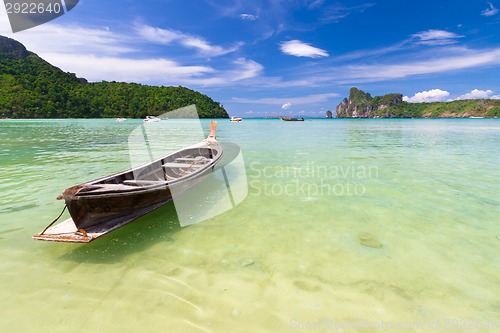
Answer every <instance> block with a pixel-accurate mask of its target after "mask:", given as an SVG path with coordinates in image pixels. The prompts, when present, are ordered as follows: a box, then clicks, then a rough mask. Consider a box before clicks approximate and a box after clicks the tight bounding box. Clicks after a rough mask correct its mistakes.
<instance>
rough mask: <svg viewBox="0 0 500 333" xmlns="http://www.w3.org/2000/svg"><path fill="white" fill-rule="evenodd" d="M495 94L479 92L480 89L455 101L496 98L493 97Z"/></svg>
mask: <svg viewBox="0 0 500 333" xmlns="http://www.w3.org/2000/svg"><path fill="white" fill-rule="evenodd" d="M492 94H493V91H491V90H479V89H474V90H471V91H470V92H468V93H466V94H463V95H460V96H458V97H457V98H455V100H463V99H489V98H492V97H495V96H491V95H492Z"/></svg>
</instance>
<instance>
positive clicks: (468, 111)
mask: <svg viewBox="0 0 500 333" xmlns="http://www.w3.org/2000/svg"><path fill="white" fill-rule="evenodd" d="M336 113H337V118H468V117H490V118H491V117H500V100H491V99H472V100H458V101H452V102H433V103H408V102H405V101H403V95H402V94H386V95H383V96H375V97H372V96H371V95H370V94H369V93H365V92H364V91H362V90H359V89H357V88H355V87H353V88H351V90H350V91H349V99H347V98H344V100H343V101H342V102H341V103H340V104H339V105H338V106H337V109H336Z"/></svg>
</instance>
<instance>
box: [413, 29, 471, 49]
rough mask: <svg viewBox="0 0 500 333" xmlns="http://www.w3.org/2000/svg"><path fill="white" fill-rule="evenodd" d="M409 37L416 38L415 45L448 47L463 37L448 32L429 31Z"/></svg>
mask: <svg viewBox="0 0 500 333" xmlns="http://www.w3.org/2000/svg"><path fill="white" fill-rule="evenodd" d="M411 37H413V38H416V39H417V43H418V44H422V45H448V44H454V43H456V42H457V39H458V38H462V37H463V36H460V35H457V34H455V33H453V32H449V31H444V30H432V29H431V30H427V31H422V32H419V33H416V34H413V35H411Z"/></svg>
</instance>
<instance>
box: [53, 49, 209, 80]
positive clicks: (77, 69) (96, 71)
mask: <svg viewBox="0 0 500 333" xmlns="http://www.w3.org/2000/svg"><path fill="white" fill-rule="evenodd" d="M46 55H47V58H51V59H56V62H57V66H58V67H60V68H63V69H64V70H65V71H69V72H74V73H77V75H78V76H83V77H85V78H86V79H88V80H89V81H102V80H106V81H124V82H141V83H152V84H153V83H172V84H175V83H185V82H188V81H189V80H194V79H196V78H200V77H203V76H204V75H206V74H212V73H214V72H215V70H214V69H213V68H211V67H208V66H183V65H181V64H178V63H176V62H174V61H172V60H168V59H162V58H158V59H127V58H118V57H109V56H95V55H88V54H80V55H78V54H64V53H58V54H50V53H47V54H46Z"/></svg>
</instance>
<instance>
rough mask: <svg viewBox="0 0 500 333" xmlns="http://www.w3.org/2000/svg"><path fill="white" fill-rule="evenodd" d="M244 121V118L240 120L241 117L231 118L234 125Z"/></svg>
mask: <svg viewBox="0 0 500 333" xmlns="http://www.w3.org/2000/svg"><path fill="white" fill-rule="evenodd" d="M242 120H243V118H240V117H234V116H233V117H231V119H230V121H231V122H233V123H239V122H241V121H242Z"/></svg>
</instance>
